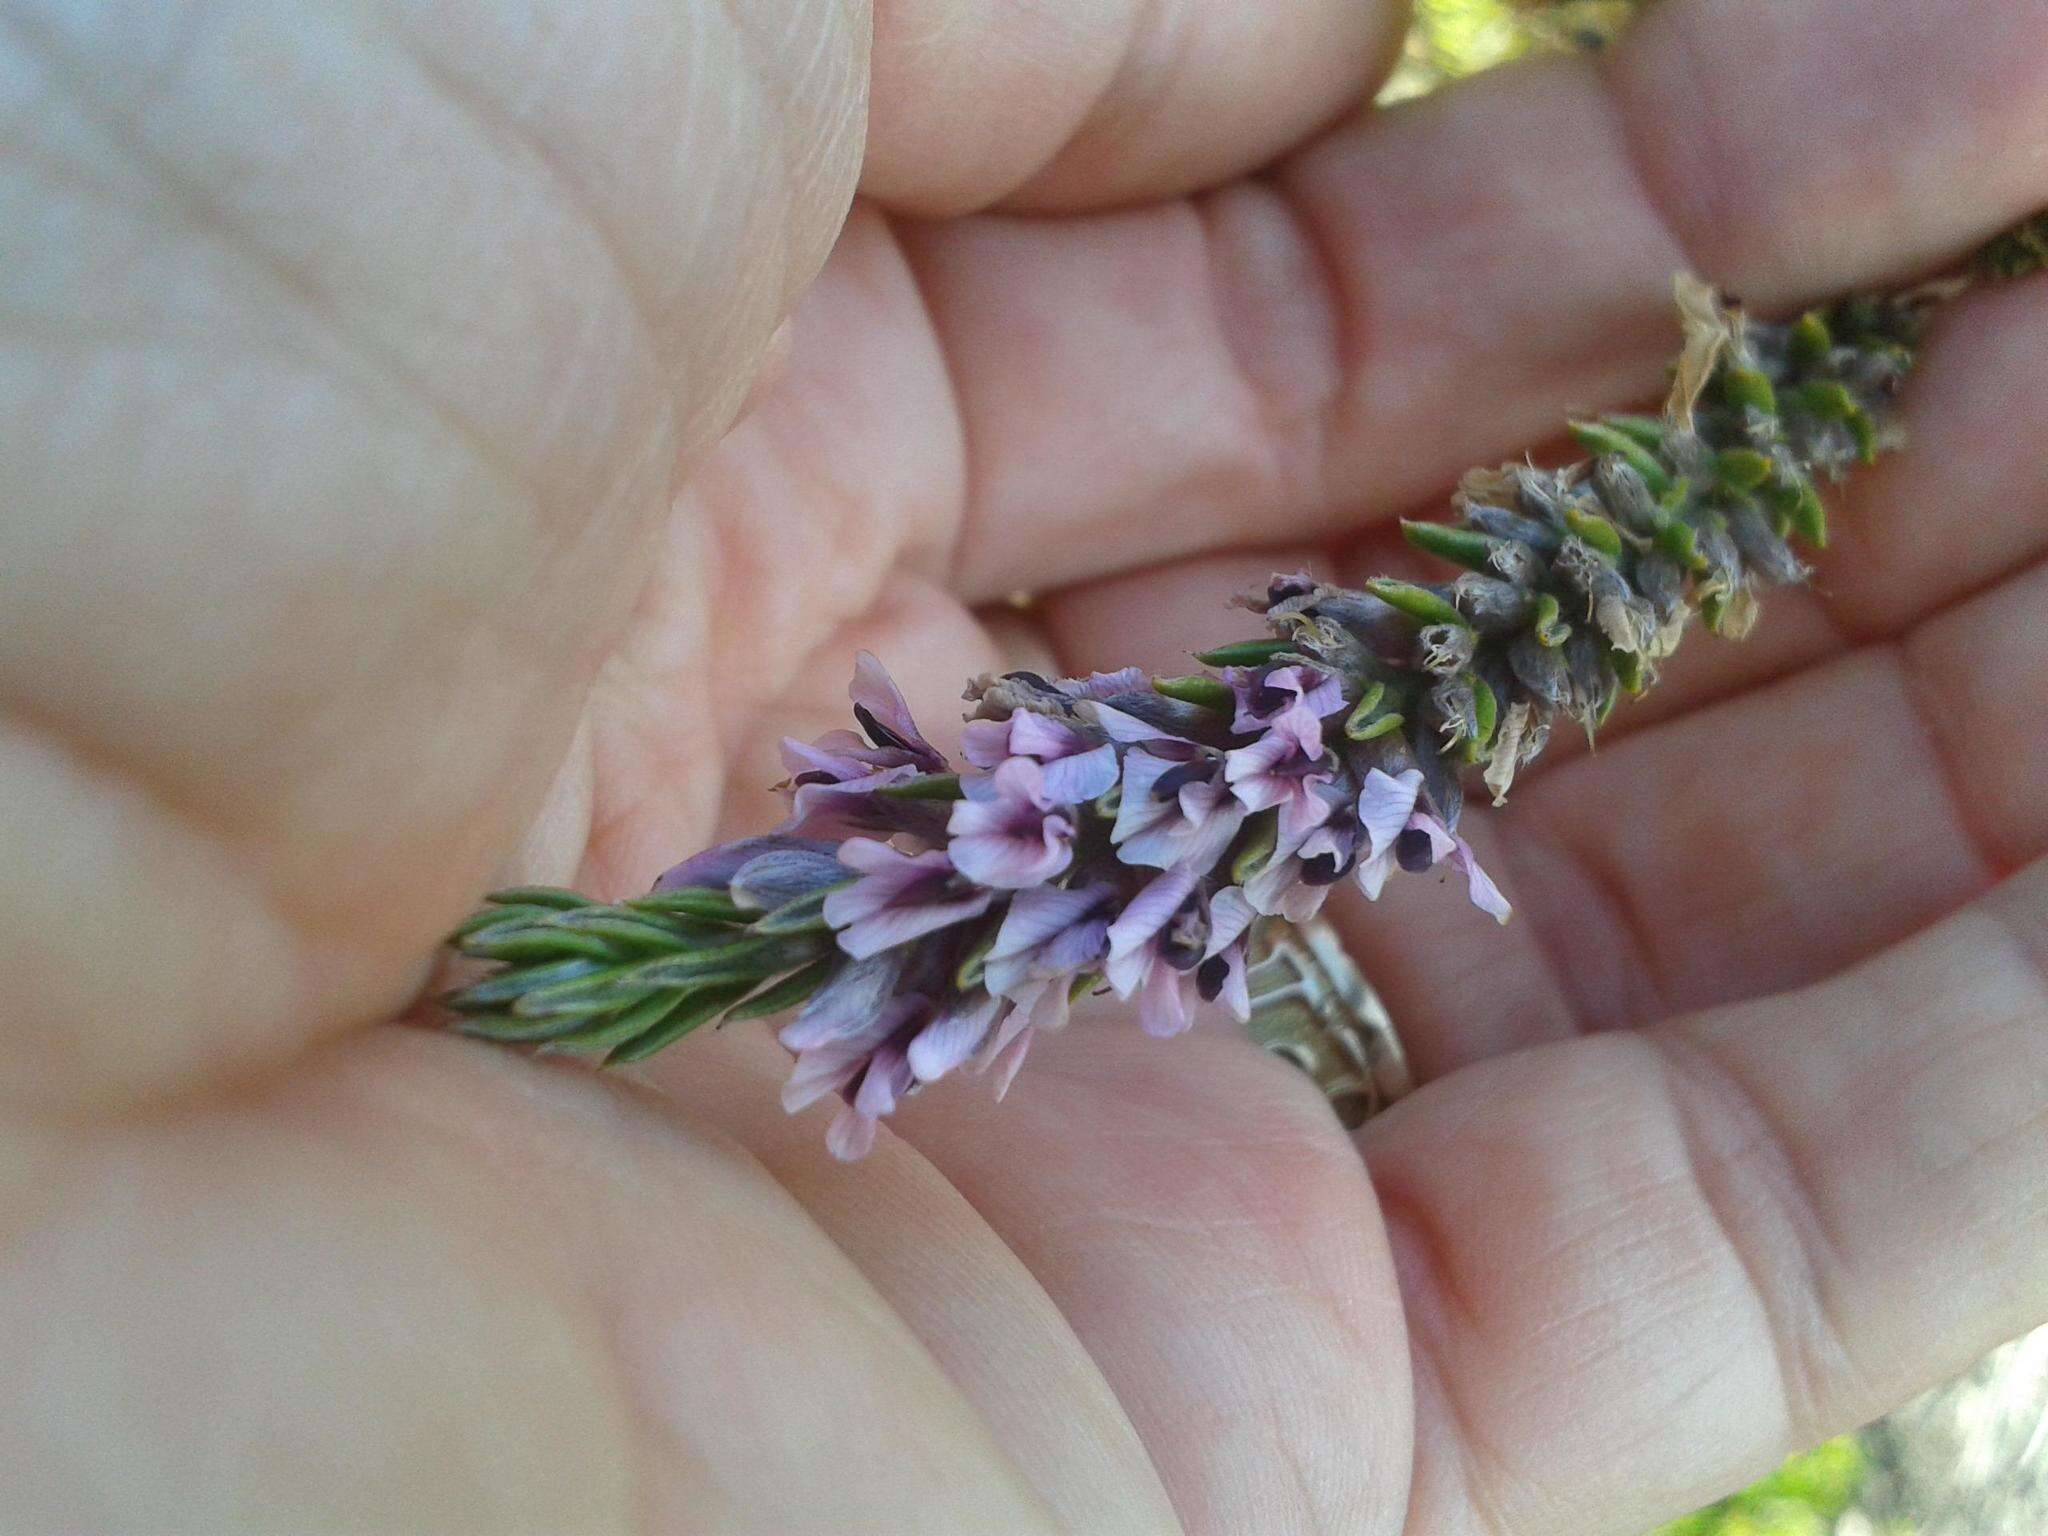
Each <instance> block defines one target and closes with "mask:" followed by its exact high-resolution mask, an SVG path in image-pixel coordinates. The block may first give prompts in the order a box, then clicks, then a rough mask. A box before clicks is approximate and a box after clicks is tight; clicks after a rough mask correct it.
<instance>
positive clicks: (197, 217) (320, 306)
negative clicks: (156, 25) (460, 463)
mask: <svg viewBox="0 0 2048 1536" xmlns="http://www.w3.org/2000/svg"><path fill="white" fill-rule="evenodd" d="M0 30H4V31H5V32H7V33H10V34H12V36H13V39H14V42H15V43H16V45H17V46H19V47H20V48H22V50H23V51H24V52H26V53H28V54H29V55H30V56H31V57H33V58H35V59H36V60H37V61H38V62H39V63H41V64H42V65H43V67H44V68H45V69H47V70H48V71H49V72H50V73H51V75H52V76H53V77H55V78H57V79H59V80H61V81H62V82H63V83H64V85H65V86H66V87H67V88H68V93H69V95H70V98H71V101H72V103H73V105H75V106H76V107H77V108H78V109H79V110H80V111H82V112H83V113H85V114H86V115H87V117H89V118H90V119H91V120H92V122H93V123H94V124H95V125H96V126H97V127H98V128H99V129H100V130H101V131H102V132H103V133H105V134H106V135H107V136H108V137H109V138H110V139H111V140H113V141H114V142H115V143H116V144H117V145H118V146H119V147H120V149H121V150H122V151H123V152H124V153H126V154H127V155H129V156H130V157H131V158H132V159H133V160H134V161H135V163H137V164H138V165H140V166H142V167H143V168H144V169H145V170H146V171H147V172H148V174H149V175H150V176H152V177H153V178H154V179H155V181H156V183H157V184H158V185H159V186H160V187H162V188H163V189H164V190H166V191H168V192H169V193H170V194H171V196H172V198H173V199H174V200H175V202H176V203H177V204H178V205H179V212H180V214H181V217H182V221H183V223H184V225H185V228H186V229H187V230H188V231H189V232H190V233H192V234H194V235H197V236H199V237H201V238H203V239H207V240H209V241H211V242H212V243H213V244H214V245H215V246H216V247H217V248H218V249H220V250H222V251H224V252H226V253H228V254H230V255H234V256H238V257H240V258H241V260H242V261H243V262H244V263H246V264H247V265H248V267H249V268H250V269H251V270H252V271H253V272H255V273H256V274H258V275H260V276H263V277H267V278H268V279H269V280H270V282H271V283H272V284H273V285H274V287H275V290H276V292H277V293H278V294H279V295H280V296H281V297H282V298H283V299H284V300H285V302H286V304H287V306H288V307H290V308H292V309H295V310H297V311H298V312H299V313H300V314H301V315H303V316H304V317H305V318H306V319H307V320H309V321H311V322H312V323H313V324H314V326H315V327H316V328H317V329H318V330H319V331H320V332H322V333H323V334H325V335H327V336H329V337H331V338H332V339H333V340H334V341H336V342H337V343H339V344H340V345H341V346H342V347H343V348H344V350H346V351H347V352H349V353H350V354H351V355H352V356H354V357H356V358H357V359H359V360H360V361H363V362H365V363H367V364H369V365H370V367H371V370H372V372H374V373H376V374H378V375H380V376H381V377H383V378H384V379H386V380H388V381H389V382H390V383H391V384H392V385H393V386H394V387H395V389H396V390H397V392H398V393H399V394H400V395H401V396H403V397H405V398H408V399H411V400H414V401H416V402H418V403H419V404H420V405H421V406H424V407H425V408H426V410H427V411H428V413H429V414H430V415H431V416H432V417H433V418H434V419H435V420H437V421H439V422H440V423H441V424H442V425H443V426H444V427H445V428H446V429H447V431H448V432H449V434H450V437H451V438H452V440H454V441H455V442H457V443H460V444H461V445H463V446H464V447H465V448H467V449H468V450H469V452H470V455H471V457H472V460H473V462H474V463H475V465H476V467H477V468H478V469H480V470H482V471H483V473H484V475H485V477H486V478H487V479H489V480H491V481H493V482H495V483H496V484H497V485H498V486H499V488H500V490H501V491H502V492H504V493H506V498H505V499H506V500H507V501H508V502H509V503H511V504H513V505H524V504H526V503H528V502H531V501H535V500H538V499H540V498H539V493H538V491H537V489H536V488H535V487H534V486H532V485H531V484H529V483H528V481H527V478H526V476H525V475H524V474H523V473H521V472H517V471H515V470H513V469H512V468H511V467H510V465H509V463H507V462H501V460H500V457H499V453H498V447H497V445H495V444H493V443H491V442H490V441H489V440H488V438H487V437H486V436H485V434H484V433H483V432H482V430H481V429H480V427H479V426H478V424H477V423H476V422H475V421H473V420H471V419H470V417H469V416H468V414H467V413H466V412H464V411H463V410H462V409H461V408H460V407H458V406H456V405H455V403H454V402H453V401H450V400H446V399H444V398H443V397H442V396H441V395H440V394H439V392H438V391H435V390H433V389H431V388H429V387H428V385H427V384H426V381H425V380H424V379H422V378H420V377H419V375H418V374H416V373H415V372H414V371H413V370H412V369H411V368H409V367H408V366H407V365H406V364H405V363H404V362H403V361H402V360H401V359H400V358H398V357H397V356H396V355H395V354H394V353H392V352H391V350H390V349H389V348H388V347H386V346H385V345H384V344H383V343H381V342H379V341H378V340H377V339H376V338H375V337H374V336H372V335H370V334H369V333H368V332H367V331H366V330H365V329H364V327H363V326H361V325H359V324H356V323H352V322H351V321H350V320H349V319H348V318H347V316H346V315H345V314H343V313H340V312H336V311H335V310H334V308H333V306H332V304H331V302H330V298H329V296H328V295H326V294H324V293H322V292H321V290H320V288H319V287H318V285H317V284H315V283H313V282H311V281H310V280H309V278H308V275H307V274H306V273H304V272H301V271H299V270H298V269H297V267H296V265H295V264H294V263H293V262H291V261H289V260H287V259H284V258H282V257H280V255H279V254H278V253H277V252H276V251H275V250H273V249H272V248H270V247H269V246H267V245H265V244H264V243H263V242H262V241H261V240H258V239H255V238H253V237H252V236H251V235H250V233H249V232H248V230H247V229H245V228H244V227H243V226H242V224H241V223H240V222H239V221H237V220H235V219H232V218H230V217H228V215H227V211H226V209H225V207H224V206H223V205H222V204H221V203H220V202H219V201H218V199H216V198H213V197H210V196H209V195H208V194H207V192H206V190H205V188H204V187H202V186H200V185H199V184H198V183H196V182H194V181H193V180H191V178H189V177H187V176H186V175H185V174H184V173H183V172H182V171H181V170H180V169H179V168H178V167H177V166H175V165H173V164H172V163H171V162H170V161H169V160H168V159H166V158H165V157H164V156H162V155H160V154H158V153H157V152H156V151H154V150H153V149H151V148H150V146H149V145H148V144H146V143H145V142H144V141H143V139H142V138H141V136H140V135H138V134H137V133H136V132H134V130H133V128H132V126H131V125H130V123H129V121H128V120H127V119H126V118H125V117H123V116H121V115H120V114H119V113H116V112H114V111H111V110H110V109H109V108H108V106H107V104H106V103H105V102H103V101H102V100H100V99H99V97H97V96H96V95H94V93H93V92H92V91H91V89H90V88H89V85H88V82H87V80H86V78H85V77H84V76H83V75H81V74H80V73H79V72H78V71H77V70H76V68H75V67H73V66H72V64H71V63H70V61H69V60H67V59H66V58H65V57H64V56H63V55H62V54H60V53H58V52H57V51H56V50H55V49H53V48H51V47H50V46H49V44H50V43H51V41H52V40H51V39H50V38H49V37H48V36H47V35H39V34H38V32H37V30H36V29H34V28H33V27H31V26H29V25H28V24H26V23H24V22H23V21H22V19H21V18H20V16H19V15H18V14H17V13H11V12H0Z"/></svg>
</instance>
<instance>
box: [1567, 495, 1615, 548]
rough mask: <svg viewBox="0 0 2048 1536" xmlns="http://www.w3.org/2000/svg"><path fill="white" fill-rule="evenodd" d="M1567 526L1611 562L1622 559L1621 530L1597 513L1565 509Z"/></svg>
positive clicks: (1571, 508) (1580, 509)
mask: <svg viewBox="0 0 2048 1536" xmlns="http://www.w3.org/2000/svg"><path fill="white" fill-rule="evenodd" d="M1564 522H1565V526H1566V527H1567V528H1569V529H1571V531H1572V532H1573V533H1575V534H1577V535H1578V536H1579V537H1580V538H1581V539H1583V540H1585V541H1586V543H1588V544H1590V545H1591V546H1592V547H1593V548H1594V549H1596V550H1598V551H1599V552H1600V553H1601V554H1603V555H1605V556H1606V557H1607V558H1608V559H1609V560H1619V559H1620V558H1621V530H1620V529H1619V528H1616V527H1615V526H1614V524H1612V523H1610V522H1609V521H1608V520H1607V519H1606V518H1604V517H1602V516H1600V515H1599V514H1598V513H1597V512H1587V511H1585V510H1583V509H1582V508H1579V507H1566V508H1565V509H1564Z"/></svg>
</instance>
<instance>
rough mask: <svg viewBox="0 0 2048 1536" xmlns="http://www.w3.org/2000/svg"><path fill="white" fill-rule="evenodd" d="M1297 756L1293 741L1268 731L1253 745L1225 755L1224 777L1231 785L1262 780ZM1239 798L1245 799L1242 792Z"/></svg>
mask: <svg viewBox="0 0 2048 1536" xmlns="http://www.w3.org/2000/svg"><path fill="white" fill-rule="evenodd" d="M1296 755H1297V753H1296V751H1295V745H1294V743H1293V742H1292V741H1291V740H1289V739H1288V738H1287V737H1285V736H1282V735H1279V734H1277V733H1276V732H1273V731H1268V732H1267V733H1266V734H1265V735H1263V736H1261V737H1260V738H1259V739H1258V740H1257V741H1255V742H1253V743H1251V745H1249V746H1244V747H1238V748H1236V749H1234V750H1233V751H1230V752H1226V753H1225V754H1224V755H1223V777H1224V780H1225V782H1227V783H1230V784H1236V783H1239V782H1240V781H1241V780H1245V779H1256V778H1260V777H1263V776H1265V775H1267V774H1270V773H1271V772H1272V771H1273V770H1274V769H1275V768H1277V767H1279V766H1280V765H1281V764H1282V763H1284V762H1286V761H1287V760H1288V759H1289V758H1292V757H1294V756H1296ZM1239 798H1240V799H1242V798H1243V795H1242V792H1241V791H1240V793H1239ZM1268 803H1269V804H1270V803H1271V802H1270V801H1269V802H1268Z"/></svg>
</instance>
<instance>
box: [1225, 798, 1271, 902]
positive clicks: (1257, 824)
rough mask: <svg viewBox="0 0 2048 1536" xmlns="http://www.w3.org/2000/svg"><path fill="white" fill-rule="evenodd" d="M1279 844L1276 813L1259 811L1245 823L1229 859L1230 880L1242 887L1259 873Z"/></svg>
mask: <svg viewBox="0 0 2048 1536" xmlns="http://www.w3.org/2000/svg"><path fill="white" fill-rule="evenodd" d="M1279 842H1280V818H1279V815H1278V814H1277V813H1276V812H1273V811H1260V812H1259V813H1258V814H1256V815H1255V816H1253V817H1252V818H1251V819H1250V820H1248V821H1247V822H1245V824H1244V831H1242V832H1240V833H1239V834H1238V838H1237V847H1236V849H1235V851H1234V852H1233V853H1232V854H1231V858H1230V878H1231V879H1232V880H1233V881H1235V882H1236V883H1237V884H1239V885H1242V884H1244V882H1245V881H1247V880H1249V879H1251V877H1252V876H1253V875H1255V874H1257V873H1258V872H1259V870H1260V869H1261V868H1262V867H1263V866H1264V865H1265V862H1266V860H1267V859H1268V858H1270V857H1271V856H1272V853H1273V850H1274V849H1275V848H1276V847H1278V846H1279Z"/></svg>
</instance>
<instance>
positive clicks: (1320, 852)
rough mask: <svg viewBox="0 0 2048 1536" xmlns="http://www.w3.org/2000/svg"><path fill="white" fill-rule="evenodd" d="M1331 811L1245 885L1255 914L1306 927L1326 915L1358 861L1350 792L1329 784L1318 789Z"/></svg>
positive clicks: (1270, 858)
mask: <svg viewBox="0 0 2048 1536" xmlns="http://www.w3.org/2000/svg"><path fill="white" fill-rule="evenodd" d="M1315 792H1316V794H1317V795H1318V796H1319V797H1320V798H1321V799H1322V800H1323V801H1325V802H1326V803H1327V804H1328V806H1329V810H1328V812H1327V813H1326V815H1325V818H1324V820H1323V821H1322V822H1321V823H1320V824H1318V825H1317V826H1316V827H1314V828H1313V829H1312V830H1311V831H1310V832H1309V833H1308V835H1307V836H1305V837H1304V838H1303V839H1302V840H1301V842H1300V843H1299V844H1298V845H1297V846H1296V847H1295V848H1294V849H1293V851H1292V852H1289V851H1287V849H1286V847H1285V845H1284V844H1281V845H1279V846H1276V847H1275V848H1274V850H1273V852H1272V854H1271V855H1269V856H1268V857H1267V859H1266V861H1265V863H1264V864H1263V865H1262V866H1261V867H1260V868H1259V869H1258V871H1257V872H1256V873H1254V874H1253V875H1252V876H1251V878H1249V879H1248V880H1246V881H1245V883H1244V895H1245V898H1246V899H1247V900H1248V901H1249V902H1250V903H1251V905H1252V907H1253V909H1254V910H1255V911H1257V912H1260V913H1262V914H1265V915H1267V916H1272V917H1284V918H1286V919H1287V920H1288V921H1289V922H1290V923H1305V922H1307V921H1308V920H1309V919H1310V918H1312V917H1314V916H1315V915H1316V914H1317V913H1318V912H1320V911H1322V909H1323V903H1324V902H1325V901H1326V900H1328V899H1329V894H1330V892H1331V891H1332V890H1334V889H1335V888H1336V885H1337V882H1338V881H1340V880H1342V879H1343V878H1344V876H1345V875H1347V874H1349V873H1350V872H1351V867H1352V863H1353V860H1354V859H1355V858H1356V856H1357V848H1358V840H1359V828H1358V822H1357V819H1356V818H1355V817H1354V815H1353V814H1352V807H1351V806H1350V805H1349V804H1348V803H1346V802H1348V801H1349V800H1350V799H1351V794H1350V791H1349V789H1348V788H1346V787H1343V786H1342V785H1340V784H1339V783H1336V782H1330V783H1324V784H1318V785H1317V786H1315Z"/></svg>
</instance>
